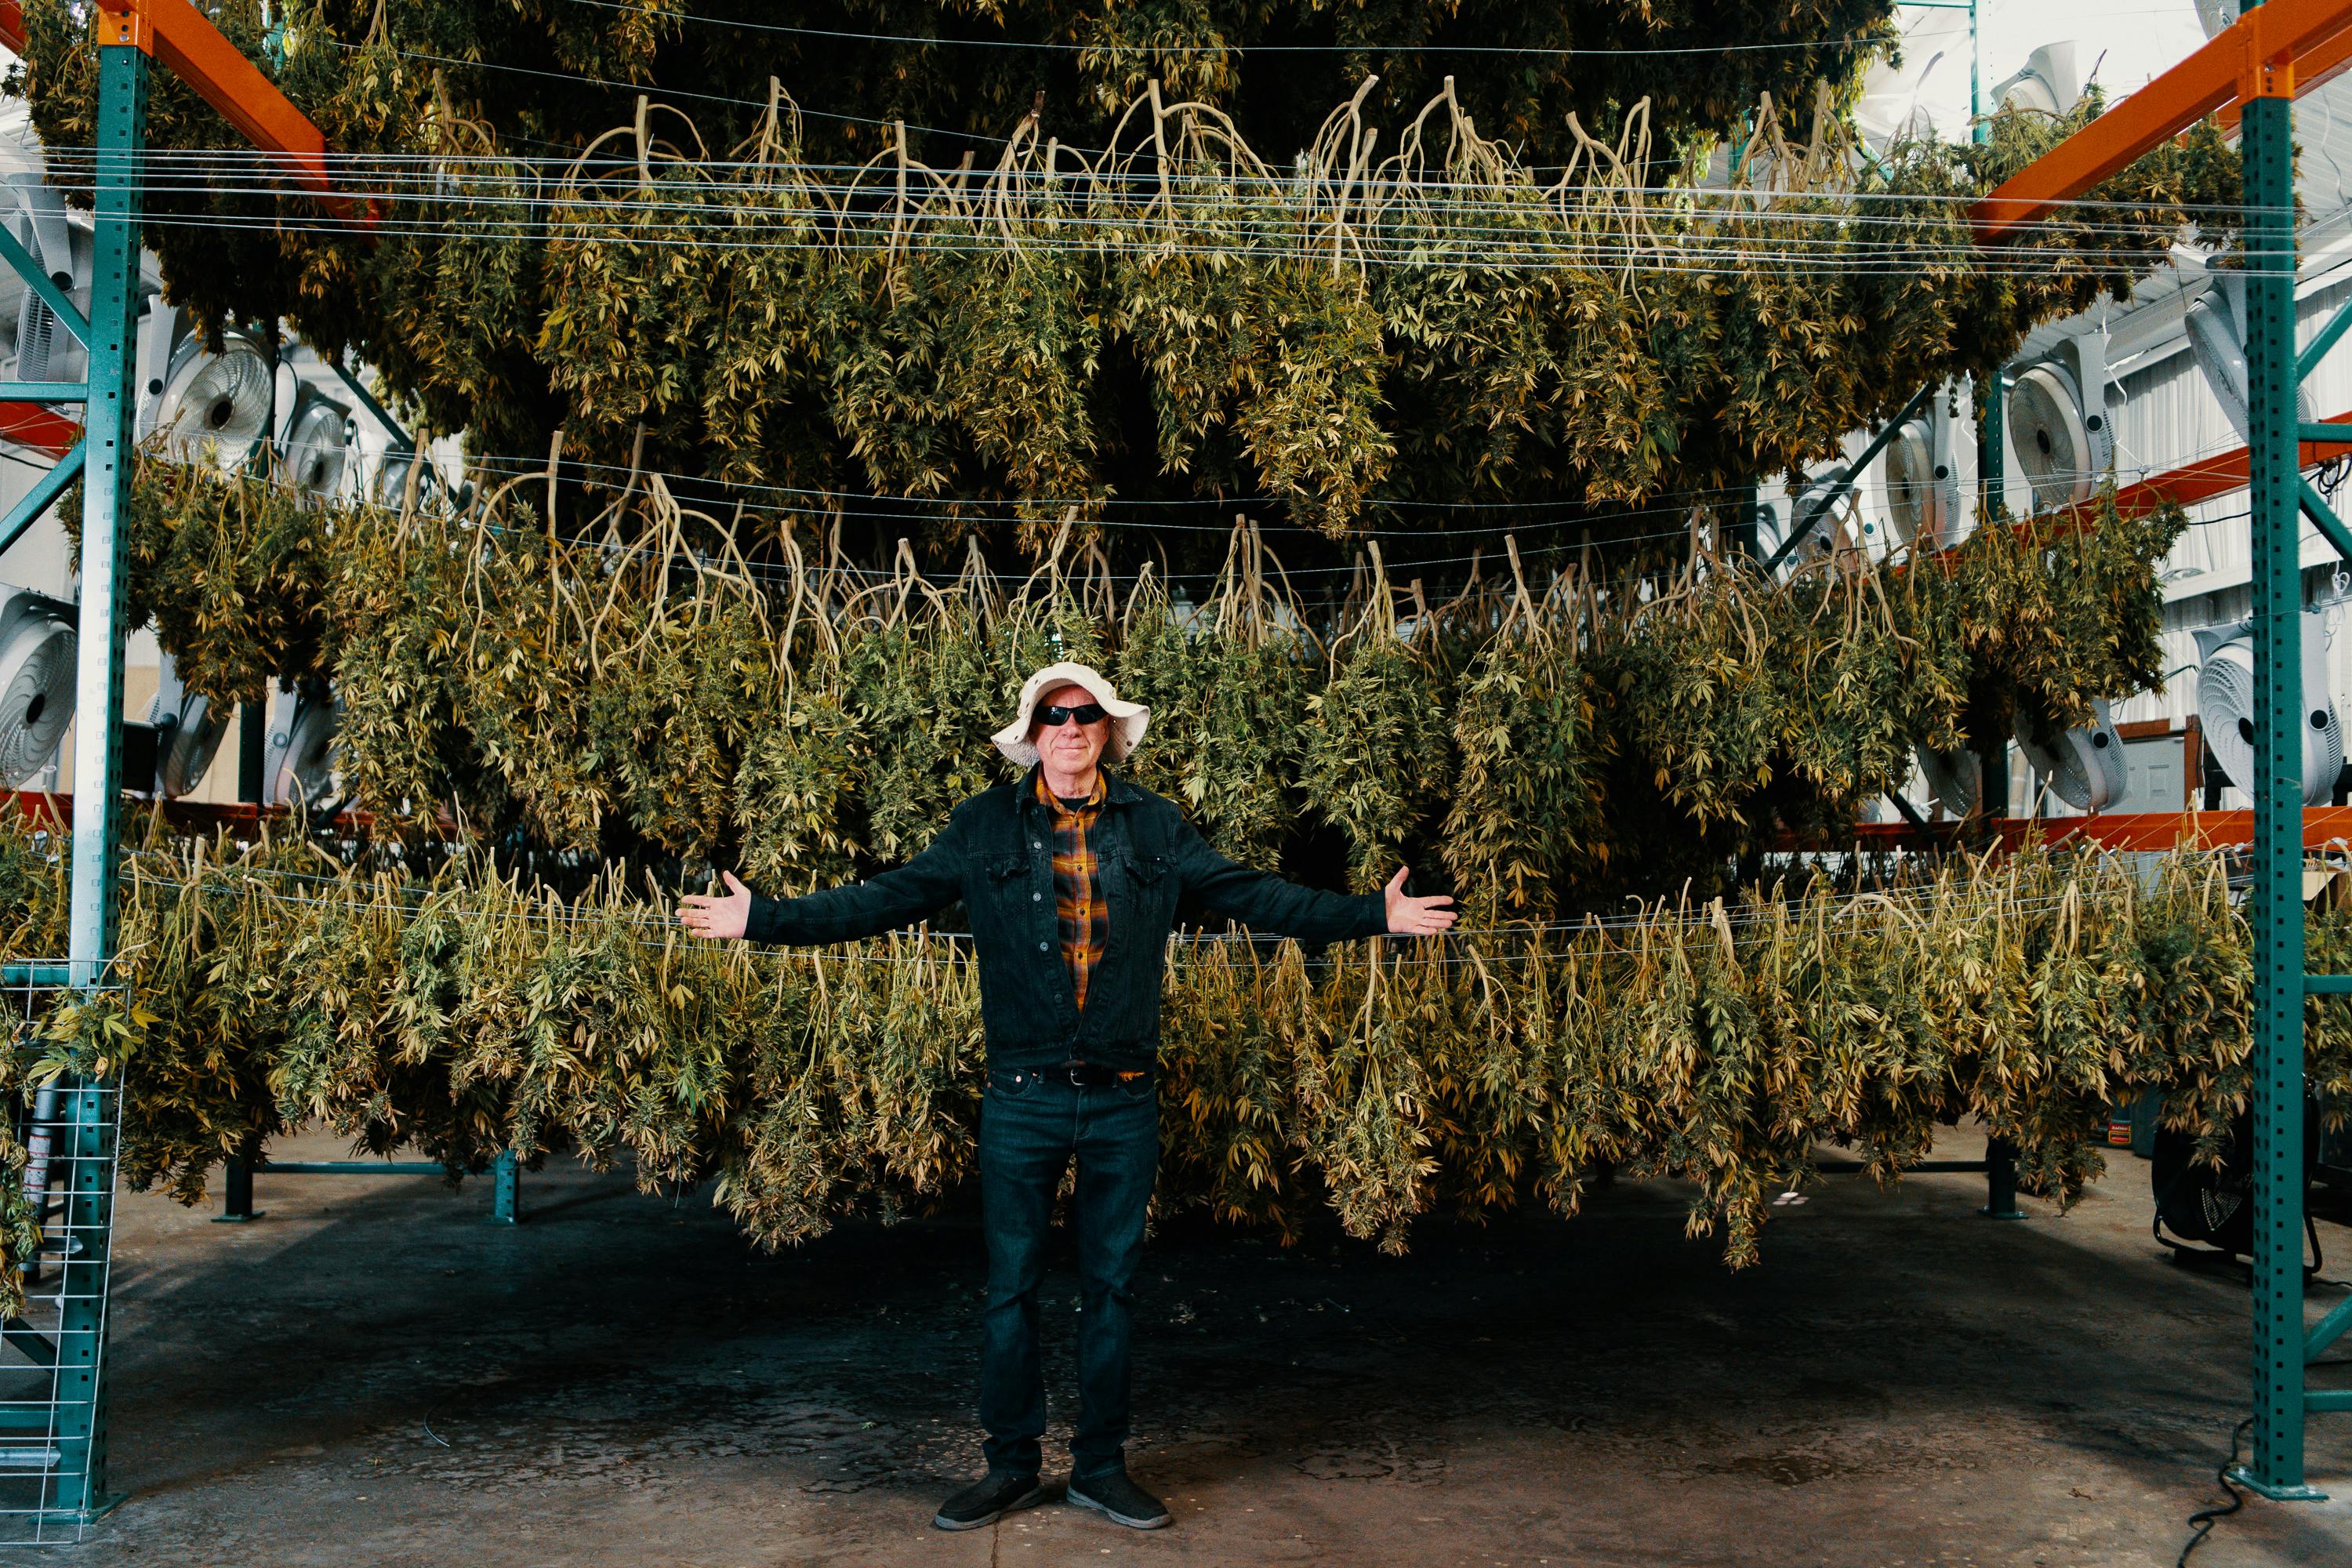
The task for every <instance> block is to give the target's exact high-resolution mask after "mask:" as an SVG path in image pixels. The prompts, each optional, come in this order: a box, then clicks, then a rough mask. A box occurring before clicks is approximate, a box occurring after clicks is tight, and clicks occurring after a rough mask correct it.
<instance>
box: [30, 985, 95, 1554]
mask: <svg viewBox="0 0 2352 1568" xmlns="http://www.w3.org/2000/svg"><path fill="white" fill-rule="evenodd" d="M67 977H68V972H67V968H66V965H65V964H64V963H59V962H55V961H22V960H19V961H11V962H7V963H0V1018H5V1022H6V1026H7V1029H8V1042H9V1048H10V1049H12V1050H14V1051H15V1052H16V1055H17V1061H16V1067H17V1068H18V1069H19V1072H20V1075H21V1074H23V1073H25V1072H27V1071H29V1070H30V1069H31V1068H33V1067H34V1065H35V1063H36V1061H37V1058H39V1056H40V1055H41V1052H42V1049H43V1042H42V1041H41V1039H40V1037H39V1035H38V1033H37V1030H38V1026H39V1024H40V1022H41V1021H42V1019H43V1018H44V1016H46V1014H47V1010H48V1008H49V1005H50V1004H51V1003H52V1002H53V1001H54V999H55V998H56V995H57V994H58V991H60V990H61V989H63V988H64V986H65V984H66V980H67ZM120 1099H121V1097H120V1090H119V1088H118V1086H117V1085H116V1084H114V1083H111V1082H93V1081H90V1080H89V1079H82V1078H79V1077H75V1076H73V1075H60V1076H58V1077H56V1078H54V1079H51V1080H50V1081H49V1082H47V1083H44V1084H40V1085H38V1086H37V1087H36V1088H35V1089H33V1090H32V1091H31V1092H30V1093H29V1094H28V1095H26V1096H24V1097H23V1098H21V1099H18V1100H16V1103H15V1105H14V1106H13V1107H12V1110H13V1123H14V1125H13V1131H14V1136H15V1138H16V1145H17V1147H18V1148H20V1149H21V1150H22V1151H23V1152H24V1167H23V1172H22V1185H23V1192H24V1196H25V1201H26V1208H27V1210H28V1211H29V1213H30V1215H31V1216H32V1217H33V1219H34V1221H35V1222H36V1223H37V1225H38V1226H39V1231H40V1245H39V1248H38V1250H37V1252H35V1253H34V1254H33V1255H32V1256H31V1257H29V1258H26V1259H25V1260H24V1281H25V1306H24V1310H23V1313H22V1315H21V1316H17V1317H12V1318H9V1319H7V1320H6V1321H5V1324H0V1545H6V1546H24V1545H48V1544H59V1545H62V1544H70V1543H73V1542H79V1541H81V1540H83V1539H84V1538H85V1537H86V1536H87V1534H88V1532H89V1527H90V1525H91V1523H92V1522H93V1521H95V1520H96V1519H97V1518H98V1517H99V1516H100V1515H101V1514H102V1513H103V1512H104V1511H105V1509H106V1506H107V1503H108V1500H107V1499H106V1498H105V1497H104V1496H102V1495H101V1488H102V1485H103V1477H104V1475H105V1468H106V1466H105V1457H106V1432H105V1425H104V1417H103V1414H102V1412H103V1405H101V1404H100V1400H99V1397H98V1392H99V1386H100V1375H101V1373H102V1369H103V1362H104V1356H105V1347H106V1306H107V1283H108V1270H109V1267H110V1259H111V1257H112V1252H113V1247H112V1241H113V1219H114V1203H113V1196H114V1178H115V1155H116V1148H117V1143H116V1136H117V1131H118V1129H119V1127H120V1124H121V1118H120V1110H121V1103H120Z"/></svg>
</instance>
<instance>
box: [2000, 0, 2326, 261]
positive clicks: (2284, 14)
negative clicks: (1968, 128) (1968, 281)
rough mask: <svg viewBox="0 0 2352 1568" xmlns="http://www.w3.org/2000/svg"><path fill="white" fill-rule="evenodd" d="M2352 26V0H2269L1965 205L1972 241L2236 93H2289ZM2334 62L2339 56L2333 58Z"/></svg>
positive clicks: (2027, 215)
mask: <svg viewBox="0 0 2352 1568" xmlns="http://www.w3.org/2000/svg"><path fill="white" fill-rule="evenodd" d="M2347 27H2352V0H2265V3H2264V4H2263V5H2257V6H2255V7H2254V8H2253V9H2252V10H2251V11H2248V12H2247V13H2245V15H2243V16H2240V17H2239V18H2238V19H2237V21H2235V22H2233V23H2231V25H2230V26H2228V27H2226V28H2224V29H2223V30H2222V31H2221V32H2220V33H2218V34H2216V35H2215V36H2214V37H2211V38H2210V39H2209V40H2207V41H2206V43H2205V46H2204V47H2202V48H2200V49H2199V50H2197V52H2196V53H2194V54H2192V55H2190V56H2189V58H2187V59H2185V60H2182V61H2181V62H2180V63H2179V65H2177V66H2174V67H2173V68H2171V69H2170V70H2168V71H2166V72H2165V73H2164V74H2163V75H2162V76H2159V77H2158V78H2157V79H2155V80H2154V81H2151V82H2149V83H2148V84H2147V86H2146V87H2144V88H2141V89H2139V90H2138V91H2137V92H2136V93H2133V94H2132V95H2131V96H2130V97H2129V98H2126V99H2125V100H2123V101H2122V102H2121V103H2119V104H2117V105H2116V106H2115V107H2114V108H2113V109H2110V110H2107V111H2106V112H2105V114H2102V115H2100V116H2099V117H2098V118H2097V119H2096V120H2094V121H2091V123H2090V124H2088V125H2085V126H2084V127H2083V129H2082V130H2080V131H2077V132H2074V135H2072V136H2069V137H2068V138H2066V140H2065V141H2063V142H2060V143H2059V144H2058V145H2057V146H2055V147H2053V148H2052V149H2051V150H2050V151H2049V152H2048V153H2043V154H2042V156H2041V157H2040V158H2037V159H2035V160H2034V161H2033V162H2032V163H2030V164H2028V165H2027V166H2026V167H2024V168H2023V169H2021V170H2019V171H2018V172H2017V174H2013V175H2011V177H2010V178H2009V179H2008V180H2006V181H2004V182H2002V183H2001V184H2000V185H1999V186H1997V187H1995V188H1994V189H1993V190H1992V191H1990V193H1988V194H1987V195H1983V196H1981V197H1979V199H1978V201H1977V203H1976V205H1974V206H1973V207H1971V208H1970V209H1969V226H1970V227H1971V228H1973V229H1974V230H1975V232H1976V238H1977V243H1978V244H1979V245H1986V244H1990V243H1992V242H1994V241H1997V240H2000V239H2003V238H2011V237H2015V231H2016V230H2017V229H2019V228H2021V226H2024V225H2026V224H2029V223H2032V222H2033V221H2034V220H2035V219H2036V218H2039V217H2042V216H2046V215H2047V214H2048V213H2049V212H2050V211H2051V210H2052V209H2053V208H2054V207H2056V206H2058V205H2060V204H2061V203H2063V202H2066V201H2069V200H2072V199H2073V198H2074V197H2075V196H2079V195H2082V194H2083V193H2084V192H2085V191H2087V190H2089V189H2090V188H2091V187H2092V186H2094V185H2095V184H2098V183H2099V182H2100V181H2101V180H2104V179H2105V178H2106V177H2107V176H2108V175H2110V174H2114V173H2115V172H2116V170H2118V169H2121V168H2122V167H2124V165H2126V163H2130V162H2131V161H2132V160H2133V159H2135V158H2137V157H2138V156H2140V154H2142V153H2146V152H2147V151H2149V150H2150V149H2151V148H2154V147H2158V146H2160V145H2161V144H2163V143H2164V142H2167V141H2168V140H2169V139H2171V138H2172V137H2175V136H2178V135H2179V134H2180V132H2183V131H2186V130H2188V129H2189V127H2190V126H2192V125H2194V124H2196V123H2197V122H2198V121H2200V120H2202V119H2204V118H2205V117H2206V116H2207V115H2209V114H2211V113H2214V112H2215V111H2216V110H2221V109H2223V108H2225V107H2227V106H2229V105H2231V104H2233V103H2236V102H2238V101H2239V100H2242V99H2247V98H2262V97H2290V96H2292V95H2293V94H2294V91H2295V78H2296V73H2297V71H2298V70H2299V69H2300V68H2301V66H2302V62H2303V61H2304V60H2305V58H2307V57H2316V56H2318V55H2320V54H2322V53H2324V52H2325V51H2326V50H2328V49H2329V48H2331V47H2334V45H2335V44H2336V38H2337V35H2339V34H2341V33H2343V32H2344V31H2345V30H2346V29H2347ZM2338 63H2340V61H2339V62H2338Z"/></svg>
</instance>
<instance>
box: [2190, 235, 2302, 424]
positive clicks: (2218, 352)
mask: <svg viewBox="0 0 2352 1568" xmlns="http://www.w3.org/2000/svg"><path fill="white" fill-rule="evenodd" d="M2183 324H2184V325H2186V326H2187V328H2188V329H2189V349H2190V350H2191V351H2192V352H2193V353H2195V355H2196V358H2197V368H2198V369H2199V370H2200V371H2202V372H2203V373H2204V375H2205V384H2206V386H2207V387H2208V388H2210V390H2211V392H2212V394H2213V401H2214V402H2216V403H2218V404H2220V405H2221V413H2222V416H2224V417H2225V418H2227V419H2228V420H2229V421H2230V428H2231V429H2232V430H2235V431H2236V432H2237V433H2238V439H2239V440H2241V441H2243V440H2245V439H2247V438H2248V432H2249V431H2251V430H2252V427H2253V421H2252V416H2251V415H2249V413H2248V412H2247V402H2246V275H2245V274H2244V273H2243V272H2241V271H2239V270H2237V269H2236V268H2208V270H2207V271H2206V274H2205V287H2204V289H2201V290H2200V292H2199V293H2198V295H2197V297H2196V298H2195V299H2193V300H2189V309H2188V311H2187V313H2186V315H2185V316H2184V317H2183ZM2294 416H2295V418H2296V419H2298V420H2308V419H2309V418H2310V417H2311V412H2310V405H2309V403H2308V402H2306V401H2305V397H2304V394H2303V387H2302V385H2301V384H2300V383H2298V384H2296V386H2295V389H2294Z"/></svg>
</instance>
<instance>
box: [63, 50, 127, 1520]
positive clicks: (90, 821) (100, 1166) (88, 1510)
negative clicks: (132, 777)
mask: <svg viewBox="0 0 2352 1568" xmlns="http://www.w3.org/2000/svg"><path fill="white" fill-rule="evenodd" d="M97 21H98V26H99V36H100V47H99V55H98V58H99V67H98V71H99V99H98V145H97V149H96V158H95V162H94V167H95V171H96V177H97V188H96V192H95V195H96V216H97V228H96V233H95V236H94V241H93V247H92V267H91V281H90V311H89V322H90V335H89V402H88V404H87V405H85V409H86V412H85V423H86V425H87V430H88V433H87V436H86V438H85V443H86V447H87V453H88V455H87V458H86V459H85V470H84V474H83V480H82V485H83V488H82V538H81V636H80V652H79V660H80V663H79V671H78V675H77V679H76V682H75V692H74V704H75V706H74V711H75V713H76V714H77V715H78V716H79V722H78V723H77V724H76V725H75V727H74V807H73V868H72V873H71V875H72V882H71V927H70V935H69V937H68V951H67V954H66V956H67V960H68V975H69V977H70V978H71V980H72V983H73V984H75V985H76V986H94V985H101V984H108V983H109V982H110V981H111V979H112V975H111V974H110V964H111V961H112V959H113V957H114V943H115V913H116V910H115V905H116V900H115V875H114V872H115V844H116V834H117V831H118V827H119V818H120V815H121V798H120V792H119V791H118V789H117V787H116V785H117V775H118V773H119V772H120V768H119V763H120V762H121V757H120V754H119V753H120V750H121V731H122V642H123V632H124V627H123V614H122V592H121V573H122V533H121V518H122V515H123V513H124V511H125V510H126V507H127V503H128V501H129V500H130V489H131V408H132V406H133V404H132V398H133V395H134V393H133V388H132V385H131V376H132V374H133V369H134V363H135V357H136V356H135V355H134V353H132V331H133V328H134V322H135V318H136V312H137V310H138V302H139V252H140V215H141V211H142V206H143V201H142V195H141V192H140V171H139V164H140V149H141V147H142V145H143V143H144V140H145V132H146V126H147V54H146V50H145V48H144V47H142V45H143V40H144V37H145V27H146V19H145V18H144V17H143V16H120V15H118V14H115V13H110V12H100V14H99V16H98V18H97ZM114 1092H115V1089H114V1086H112V1085H109V1084H101V1083H93V1082H89V1081H83V1082H80V1083H79V1084H77V1085H76V1087H75V1088H74V1089H73V1091H72V1092H71V1094H70V1095H69V1096H68V1100H69V1103H70V1106H71V1122H72V1131H71V1132H70V1135H69V1137H70V1143H71V1147H72V1155H73V1164H72V1170H73V1184H72V1188H71V1191H70V1193H69V1194H68V1199H67V1225H68V1231H67V1235H68V1237H70V1238H71V1240H72V1241H73V1242H74V1243H75V1245H74V1246H72V1247H70V1248H69V1250H68V1256H67V1258H66V1259H65V1261H64V1263H63V1265H62V1268H61V1273H62V1277H63V1285H62V1289H63V1295H62V1298H61V1302H60V1306H61V1313H60V1321H59V1326H58V1415H57V1422H58V1427H57V1430H58V1482H57V1488H56V1490H55V1493H54V1495H53V1500H52V1507H54V1509H55V1510H57V1511H58V1513H60V1514H71V1515H74V1516H77V1517H80V1518H88V1517H89V1515H91V1514H93V1513H96V1512H98V1511H99V1510H101V1509H103V1508H104V1507H105V1506H106V1504H107V1501H108V1499H107V1492H106V1389H105V1384H104V1378H103V1373H104V1352H105V1345H106V1320H107V1283H108V1273H109V1267H108V1265H109V1256H108V1254H109V1247H108V1245H107V1243H108V1238H109V1235H110V1229H111V1226H110V1222H111V1219H112V1216H113V1208H114V1149H113V1147H112V1143H113V1139H114V1136H115V1122H116V1118H115V1117H114V1116H113V1115H111V1114H110V1113H109V1107H108V1105H107V1099H108V1097H109V1096H110V1095H112V1094H113V1093H114Z"/></svg>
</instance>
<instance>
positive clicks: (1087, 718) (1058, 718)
mask: <svg viewBox="0 0 2352 1568" xmlns="http://www.w3.org/2000/svg"><path fill="white" fill-rule="evenodd" d="M1103 718H1104V714H1103V710H1102V704H1101V703H1099V702H1089V703H1087V705H1086V706H1085V707H1083V708H1040V709H1038V710H1037V724H1038V727H1039V728H1040V729H1045V730H1058V729H1060V728H1061V727H1062V723H1063V721H1065V720H1068V719H1076V721H1078V722H1079V723H1081V724H1098V723H1100V722H1102V720H1103Z"/></svg>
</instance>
